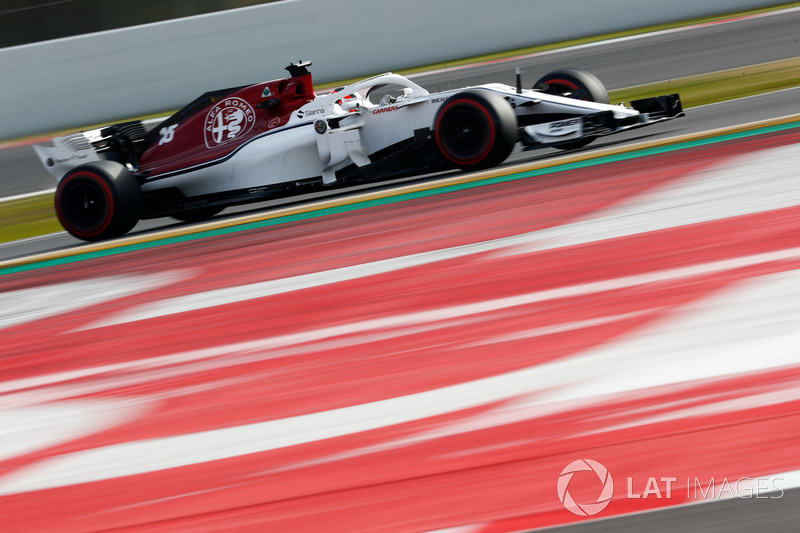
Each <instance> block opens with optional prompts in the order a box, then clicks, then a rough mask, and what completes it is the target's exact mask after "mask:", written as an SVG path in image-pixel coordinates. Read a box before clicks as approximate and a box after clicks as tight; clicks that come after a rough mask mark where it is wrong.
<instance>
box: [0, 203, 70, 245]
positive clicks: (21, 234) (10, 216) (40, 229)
mask: <svg viewBox="0 0 800 533" xmlns="http://www.w3.org/2000/svg"><path fill="white" fill-rule="evenodd" d="M0 228H2V232H0V242H9V241H16V240H19V239H26V238H28V237H35V236H36V235H46V234H48V233H54V232H56V231H62V230H63V228H62V227H61V224H59V222H58V219H57V218H56V214H55V210H54V208H53V194H52V193H49V194H41V195H38V196H31V197H28V198H20V199H18V200H10V201H5V202H0Z"/></svg>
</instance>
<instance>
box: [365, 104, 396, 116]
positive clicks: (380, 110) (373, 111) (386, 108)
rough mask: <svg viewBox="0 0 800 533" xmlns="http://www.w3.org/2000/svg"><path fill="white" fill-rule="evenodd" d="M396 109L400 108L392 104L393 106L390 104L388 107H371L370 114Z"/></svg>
mask: <svg viewBox="0 0 800 533" xmlns="http://www.w3.org/2000/svg"><path fill="white" fill-rule="evenodd" d="M398 109H400V108H399V107H397V106H396V105H393V106H390V107H381V108H379V109H373V110H372V114H373V115H379V114H381V113H389V112H391V111H397V110H398Z"/></svg>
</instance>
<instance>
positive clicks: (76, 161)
mask: <svg viewBox="0 0 800 533" xmlns="http://www.w3.org/2000/svg"><path fill="white" fill-rule="evenodd" d="M162 120H163V119H161V118H157V119H152V120H147V121H138V120H136V121H132V122H123V123H120V124H112V125H110V126H104V127H102V128H97V129H93V130H87V131H82V132H79V133H72V134H69V135H62V136H60V137H54V138H53V140H52V141H51V143H52V146H43V145H34V146H33V151H34V152H36V156H37V157H38V158H39V161H41V162H42V165H43V166H44V168H45V170H47V172H49V173H50V174H51V175H52V176H53V177H54V178H55V179H56V181H61V178H63V177H64V175H65V174H66V173H67V172H69V171H70V170H72V169H73V168H75V167H77V166H80V165H83V164H86V163H91V162H92V161H100V160H104V159H110V160H113V161H118V162H120V163H122V164H126V163H128V162H130V160H131V158H132V157H133V158H134V159H135V153H136V151H137V149H138V148H140V147H139V146H138V144H142V143H144V141H145V136H146V134H147V132H148V131H149V130H151V129H152V128H154V127H155V126H156V125H158V124H160V123H161V121H162ZM129 152H130V153H129Z"/></svg>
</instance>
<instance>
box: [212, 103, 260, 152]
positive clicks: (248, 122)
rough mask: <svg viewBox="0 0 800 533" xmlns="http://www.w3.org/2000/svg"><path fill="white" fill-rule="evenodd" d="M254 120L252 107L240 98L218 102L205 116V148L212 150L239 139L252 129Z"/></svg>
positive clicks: (254, 115) (254, 114)
mask: <svg viewBox="0 0 800 533" xmlns="http://www.w3.org/2000/svg"><path fill="white" fill-rule="evenodd" d="M255 118H256V113H255V110H253V107H252V106H251V105H250V104H248V103H247V102H245V101H244V100H242V99H241V98H237V97H232V98H225V99H223V100H220V101H219V102H217V103H216V105H214V107H212V108H211V110H209V112H208V114H207V115H206V121H205V127H204V129H205V139H206V146H207V147H208V148H213V147H215V146H219V145H221V144H225V143H228V142H231V141H233V140H234V139H236V138H237V137H241V136H242V135H244V134H245V133H247V132H248V131H250V130H251V129H252V128H253V124H255V121H256V120H255Z"/></svg>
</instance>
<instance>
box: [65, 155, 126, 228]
mask: <svg viewBox="0 0 800 533" xmlns="http://www.w3.org/2000/svg"><path fill="white" fill-rule="evenodd" d="M55 204H56V205H55V207H56V214H57V215H58V220H59V221H60V222H61V225H62V226H64V229H66V230H67V231H68V232H70V233H71V234H72V235H74V236H75V237H77V238H79V239H83V240H84V241H99V240H103V239H110V238H113V237H119V236H120V235H124V234H125V233H127V232H128V231H130V230H131V229H132V228H133V227H134V226H135V225H136V223H137V222H138V221H139V216H140V213H141V205H142V190H141V188H140V187H139V183H138V182H137V181H136V178H135V177H134V176H133V174H131V173H130V172H129V171H128V169H127V168H125V167H124V166H123V165H121V164H119V163H117V162H114V161H95V162H92V163H88V164H86V165H81V166H79V167H76V168H74V169H72V170H71V171H70V172H69V173H67V174H66V175H65V176H64V178H63V179H62V180H61V182H59V184H58V188H57V189H56V197H55Z"/></svg>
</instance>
